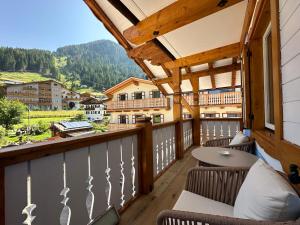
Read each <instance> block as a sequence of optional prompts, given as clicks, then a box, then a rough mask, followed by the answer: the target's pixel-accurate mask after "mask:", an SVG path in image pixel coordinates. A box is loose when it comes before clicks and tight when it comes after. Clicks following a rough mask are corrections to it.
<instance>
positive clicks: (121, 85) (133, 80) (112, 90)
mask: <svg viewBox="0 0 300 225" xmlns="http://www.w3.org/2000/svg"><path fill="white" fill-rule="evenodd" d="M136 83H144V84H150V85H154V84H153V82H152V81H150V80H144V79H141V78H136V77H129V78H128V79H126V80H124V81H122V82H121V83H118V84H116V85H115V86H113V87H111V88H109V89H107V90H106V91H105V92H104V94H107V95H111V94H113V93H115V92H117V91H119V90H122V89H123V88H125V87H127V86H129V85H131V84H136Z"/></svg>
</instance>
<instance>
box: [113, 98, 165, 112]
mask: <svg viewBox="0 0 300 225" xmlns="http://www.w3.org/2000/svg"><path fill="white" fill-rule="evenodd" d="M163 108H164V109H170V99H169V98H146V99H134V100H125V101H110V102H107V111H108V112H113V111H122V110H135V109H163Z"/></svg>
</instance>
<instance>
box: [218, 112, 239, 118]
mask: <svg viewBox="0 0 300 225" xmlns="http://www.w3.org/2000/svg"><path fill="white" fill-rule="evenodd" d="M222 117H223V118H239V117H242V114H241V113H238V112H228V113H223V114H222Z"/></svg>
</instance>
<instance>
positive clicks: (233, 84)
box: [231, 58, 237, 87]
mask: <svg viewBox="0 0 300 225" xmlns="http://www.w3.org/2000/svg"><path fill="white" fill-rule="evenodd" d="M232 60H233V61H232V63H233V64H236V61H237V59H236V58H233V59H232ZM235 83H236V70H233V71H232V75H231V87H234V86H235Z"/></svg>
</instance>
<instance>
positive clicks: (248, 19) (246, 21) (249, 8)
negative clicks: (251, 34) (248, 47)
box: [240, 0, 257, 52]
mask: <svg viewBox="0 0 300 225" xmlns="http://www.w3.org/2000/svg"><path fill="white" fill-rule="evenodd" d="M256 2H257V0H248V3H247V9H246V15H245V19H244V23H243V28H242V34H241V39H240V45H241V47H240V49H241V52H242V50H243V48H244V45H245V41H246V37H247V34H248V31H249V27H250V24H251V20H252V16H253V13H254V9H255V5H256Z"/></svg>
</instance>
